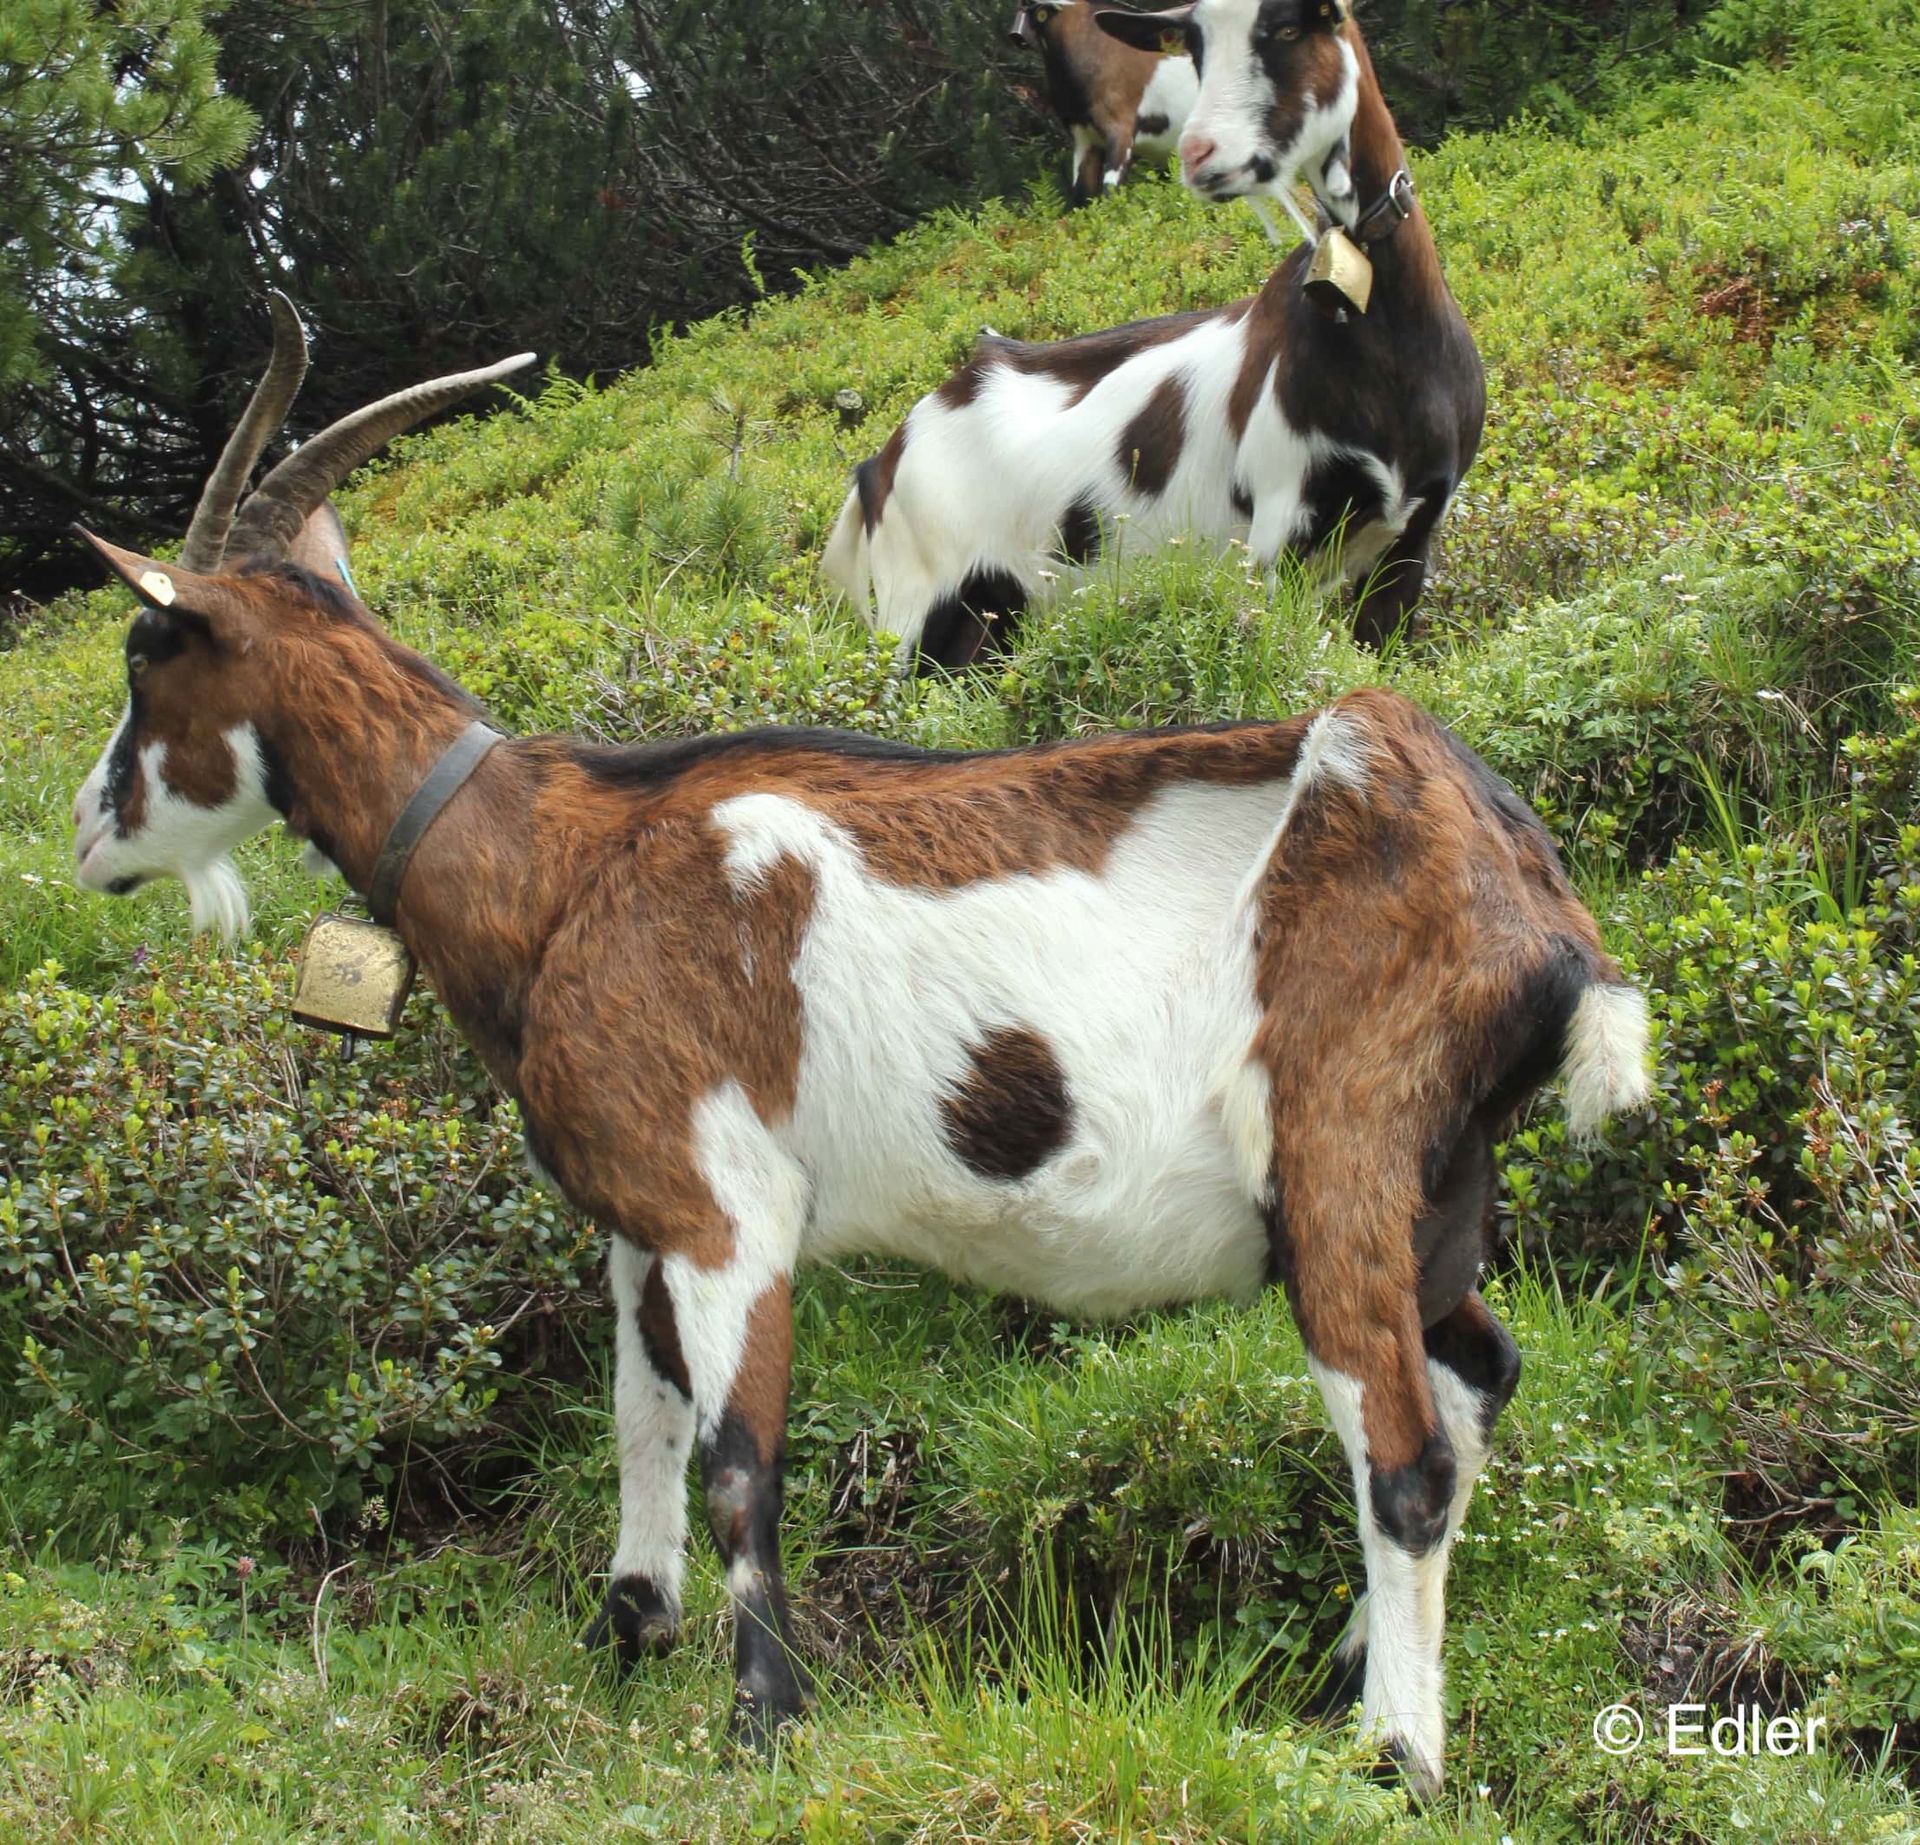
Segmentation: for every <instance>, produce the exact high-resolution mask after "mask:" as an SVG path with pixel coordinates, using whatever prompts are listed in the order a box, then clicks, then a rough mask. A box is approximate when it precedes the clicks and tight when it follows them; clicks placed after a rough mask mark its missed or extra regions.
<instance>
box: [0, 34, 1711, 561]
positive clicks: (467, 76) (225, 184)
mask: <svg viewBox="0 0 1920 1845" xmlns="http://www.w3.org/2000/svg"><path fill="white" fill-rule="evenodd" d="M1702 3H1703V0H1603V3H1601V4H1595V5H1588V6H1581V7H1574V6H1571V5H1563V4H1553V3H1552V0H1452V3H1449V0H1375V4H1374V5H1373V6H1372V7H1371V8H1370V9H1369V31H1370V34H1371V35H1372V36H1373V38H1374V41H1375V43H1376V45H1377V46H1379V47H1380V49H1381V55H1382V66H1383V72H1384V75H1385V77H1386V80H1387V82H1388V86H1389V88H1390V90H1391V91H1392V92H1393V93H1394V94H1395V98H1396V101H1397V102H1400V104H1401V106H1402V110H1403V119H1405V120H1407V121H1408V123H1409V125H1410V126H1411V128H1412V130H1413V132H1414V133H1415V134H1416V136H1418V137H1421V138H1430V137H1431V136H1433V135H1434V134H1436V133H1438V132H1441V131H1443V130H1445V129H1447V128H1449V127H1458V126H1465V125H1480V124H1483V123H1486V122H1490V121H1493V120H1497V119H1500V118H1501V117H1503V116H1504V115H1506V114H1507V113H1510V112H1511V110H1512V109H1513V108H1514V107H1516V106H1518V105H1519V104H1520V103H1521V102H1523V101H1524V100H1525V99H1526V98H1527V97H1528V96H1529V95H1534V96H1539V97H1542V98H1544V99H1545V100H1546V101H1547V102H1548V104H1549V105H1551V106H1556V107H1565V108H1569V109H1571V108H1573V107H1575V106H1577V104H1578V103H1579V102H1580V101H1581V100H1583V99H1585V98H1587V97H1589V96H1590V95H1591V93H1592V91H1593V83H1594V73H1595V72H1596V71H1598V70H1604V69H1606V68H1609V67H1610V65H1611V64H1613V63H1617V61H1618V59H1619V58H1620V57H1621V56H1622V55H1628V54H1631V53H1634V52H1636V51H1638V50H1639V49H1641V48H1643V47H1647V46H1652V47H1656V48H1657V47H1658V46H1659V45H1660V44H1662V43H1663V42H1666V41H1671V39H1672V38H1673V36H1674V34H1675V32H1676V30H1677V29H1678V28H1679V26H1680V25H1682V24H1684V21H1685V16H1686V14H1687V12H1688V11H1689V9H1691V10H1695V11H1697V10H1699V7H1700V6H1701V4H1702ZM1010 12H1011V8H1010V3H1009V0H854V3H853V4H832V3H831V0H483V3H481V4H477V5H463V4H459V3H458V0H298V3H296V0H249V3H248V4H246V5H238V6H229V7H228V8H226V9H225V10H224V11H223V12H220V13H218V14H215V15H214V16H213V17H211V18H210V19H208V21H207V27H208V29H209V30H210V31H211V32H212V33H213V34H214V35H215V37H216V38H217V41H218V45H219V67H218V68H219V81H220V86H221V89H222V91H223V92H224V94H225V95H226V96H227V97H230V98H233V99H236V100H237V101H238V102H240V103H244V104H245V105H246V106H247V107H249V108H250V109H251V110H252V111H253V113H254V114H255V115H256V116H257V117H258V120H259V132H258V137H257V140H256V142H255V144H254V145H253V147H252V149H251V150H250V151H249V152H248V153H247V155H246V156H245V157H244V158H243V159H241V160H240V161H238V163H237V164H233V165H230V166H227V167H225V168H224V169H223V170H218V171H215V172H212V173H211V174H209V173H207V172H206V171H204V170H200V169H194V170H183V169H180V168H178V167H167V166H164V165H160V166H152V167H148V168H147V169H146V170H144V171H139V170H136V169H132V168H130V169H128V172H127V176H126V177H123V178H122V180H121V181H120V186H119V190H118V192H117V193H116V194H114V197H117V198H119V199H121V200H123V201H124V202H121V203H119V204H117V205H115V204H114V203H113V199H112V198H109V200H108V201H107V205H106V206H105V207H103V209H110V210H112V211H114V212H115V213H116V214H117V217H118V220H119V229H118V235H117V239H112V240H110V241H111V242H112V243H113V244H114V248H115V250H116V252H117V254H115V255H114V256H113V258H112V260H110V261H107V262H104V263H101V262H96V263H95V264H94V266H93V267H92V268H91V269H90V270H89V272H88V274H87V276H86V278H85V279H84V282H83V283H82V284H80V285H76V286H71V287H62V288H56V289H52V290H48V291H44V297H43V298H44V300H45V302H46V303H47V306H46V307H45V308H44V310H43V311H42V313H41V316H40V323H41V324H40V327H39V335H38V337H39V350H40V358H41V363H40V364H39V365H38V367H37V370H36V372H35V375H33V376H31V377H29V378H27V379H25V380H24V381H20V380H12V381H10V380H8V379H6V378H4V377H0V457H4V458H5V459H4V460H0V487H3V488H4V491H5V496H6V499H7V502H8V506H7V517H6V519H5V521H4V524H3V525H0V597H4V596H5V594H6V593H7V592H8V591H10V590H12V591H18V590H23V589H24V590H27V591H29V592H31V593H46V592H48V591H50V590H52V589H55V588H58V587H60V586H61V585H62V584H64V583H65V582H67V581H69V580H72V579H73V576H74V574H75V573H76V566H77V564H78V558H77V555H76V554H75V553H74V552H73V551H72V550H71V549H70V547H69V546H68V543H67V540H66V537H65V533H66V528H67V526H68V524H69V523H70V522H71V521H72V520H74V519H76V518H81V519H85V518H93V519H96V520H98V519H110V520H111V522H112V525H113V529H114V530H115V532H116V533H117V534H119V535H121V536H123V537H125V538H127V539H129V540H130V541H132V542H146V541H150V540H152V539H154V538H156V537H159V536H163V535H166V534H168V533H172V532H177V531H178V530H180V529H181V526H182V525H183V523H184V520H185V518H186V515H187V512H188V510H189V507H190V502H191V496H192V493H193V491H194V490H195V488H196V486H197V484H198V482H199V481H200V480H201V479H202V478H203V477H204V475H205V473H206V472H207V470H208V468H209V466H210V465H211V463H212V460H213V458H214V456H215V454H216V453H217V451H218V447H219V444H220V442H221V441H222V440H223V439H224V436H225V433H226V431H227V430H228V429H229V428H230V427H231V426H232V421H233V417H234V415H235V413H236V411H237V409H238V407H239V405H240V403H241V401H242V400H243V399H244V395H245V392H246V389H247V387H248V384H249V381H250V380H251V378H252V376H253V373H254V369H255V367H256V366H257V364H258V362H259V359H260V356H261V354H262V353H263V352H264V351H265V350H266V346H267V329H266V316H265V310H264V304H263V295H264V291H265V290H266V288H267V287H269V286H277V287H281V288H284V289H286V290H287V291H288V292H289V293H290V294H292V295H293V296H294V297H295V299H296V300H297V301H299V303H300V305H301V309H302V312H303V313H304V314H305V315H306V317H307V320H308V324H309V327H310V328H311V329H312V332H313V336H314V349H315V353H314V356H315V363H314V367H313V371H312V374H311V376H310V379H309V382H308V385H307V388H306V391H305V392H304V393H303V395H302V398H301V401H300V404H299V406H298V408H297V410H296V413H295V415H296V425H297V427H296V433H298V432H300V431H304V430H310V429H312V428H313V427H316V426H317V425H319V424H321V423H323V422H325V421H327V420H329V419H330V418H331V417H333V416H334V415H336V414H338V413H340V412H341V411H343V410H346V409H349V408H351V407H352V406H354V405H355V404H359V403H363V402H366V401H368V400H369V399H370V398H372V397H374V396H376V395H378V394H380V393H381V392H383V391H386V390H388V389H391V388H395V387H397V386H398V385H400V384H403V383H405V382H407V381H409V380H411V379H413V378H417V377H420V376H423V375H426V374H428V373H435V372H441V371H447V370H452V369H456V368H459V367H463V366H468V365H473V364H479V363H483V362H486V361H488V360H491V359H494V358H497V357H498V356H500V355H501V354H502V353H504V352H510V351H513V350H515V349H517V348H524V347H532V348H534V349H535V350H537V351H538V352H539V353H540V354H541V356H542V358H543V359H546V360H549V361H551V362H552V363H553V364H555V365H557V366H558V367H559V368H560V369H561V370H563V371H565V372H567V373H569V374H571V375H574V376H583V375H586V374H589V373H598V374H600V375H601V376H605V375H607V374H609V373H611V372H614V371H618V370H624V369H626V368H628V367H631V366H634V365H638V364H641V363H644V362H645V360H646V358H647V356H648V351H649V343H650V340H651V338H652V336H653V334H654V332H655V330H656V329H658V328H660V327H663V326H673V325H680V324H685V323H686V322H688V321H690V320H693V319H697V318H700V317H702V316H704V315H707V314H711V313H714V312H716V311H718V310H719V309H721V308H724V307H727V306H730V305H733V304H736V303H742V302H748V301H751V300H752V299H753V298H754V296H755V295H756V294H757V293H758V292H759V291H760V290H761V289H763V288H778V287H781V286H783V285H785V284H787V283H789V282H790V281H791V280H792V279H793V277H794V276H795V274H796V273H797V272H798V271H799V270H801V269H804V268H810V267H817V266H820V265H823V264H831V263H834V262H838V261H841V260H844V259H845V258H847V257H849V256H851V255H853V254H854V253H855V252H857V251H859V250H861V249H863V248H865V247H866V246H867V245H868V244H870V243H872V242H873V241H875V240H876V239H878V238H882V237H885V236H888V235H890V234H892V233H894V232H896V231H898V230H900V229H902V228H904V227H905V226H906V225H907V224H909V223H910V222H911V221H912V220H913V219H914V218H915V217H917V216H919V215H920V214H922V213H924V212H926V211H928V210H931V209H934V208H937V207H939V206H942V205H948V204H965V203H970V202H972V201H975V200H978V199H982V198H986V197H990V196H993V195H995V194H1000V193H1005V192H1009V191H1017V190H1019V189H1021V188H1022V187H1024V186H1025V185H1026V184H1027V183H1029V182H1030V181H1031V180H1032V179H1033V177H1034V176H1035V175H1036V174H1037V173H1039V172H1040V171H1042V170H1045V171H1046V172H1049V173H1052V172H1054V171H1055V170H1056V169H1057V168H1059V167H1060V166H1061V164H1062V162H1061V161H1060V159H1059V158H1058V156H1059V154H1060V151H1061V142H1060V136H1059V131H1058V128H1057V126H1056V125H1055V124H1054V123H1053V122H1052V120H1051V118H1050V117H1049V116H1047V115H1046V113H1045V111H1044V108H1043V107H1042V105H1041V102H1040V98H1039V96H1038V93H1037V83H1038V79H1039V72H1038V69H1037V67H1035V66H1034V65H1033V64H1032V63H1031V61H1030V60H1028V59H1027V58H1026V57H1024V56H1023V55H1022V54H1021V53H1019V52H1018V51H1017V50H1015V49H1014V48H1013V47H1011V46H1009V45H1008V44H1007V43H1006V33H1005V27H1006V23H1007V17H1006V16H1010ZM129 180H131V182H132V183H129ZM3 192H4V187H3V186H0V193H3Z"/></svg>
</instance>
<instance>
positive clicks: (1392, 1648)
mask: <svg viewBox="0 0 1920 1845" xmlns="http://www.w3.org/2000/svg"><path fill="white" fill-rule="evenodd" d="M1316 1279H1317V1278H1316V1277H1315V1276H1314V1274H1313V1272H1312V1265H1310V1264H1308V1263H1307V1262H1305V1261H1304V1260H1303V1261H1302V1263H1301V1265H1300V1270H1299V1272H1298V1275H1297V1280H1296V1285H1295V1287H1294V1289H1293V1293H1294V1297H1295V1312H1296V1315H1297V1316H1298V1318H1299V1319H1300V1322H1301V1329H1302V1332H1303V1334H1304V1336H1305V1338H1306V1342H1307V1351H1308V1358H1309V1367H1310V1369H1311V1370H1312V1372H1313V1375H1314V1379H1315V1381H1316V1382H1317V1383H1318V1384H1319V1386H1320V1394H1321V1396H1322V1398H1323V1399H1324V1400H1325V1402H1326V1405H1327V1413H1328V1415H1329V1417H1330V1418H1331V1419H1332V1422H1333V1425H1334V1428H1335V1430H1336V1431H1337V1432H1338V1433H1339V1436H1340V1441H1341V1445H1342V1446H1343V1447H1344V1448H1345V1449H1346V1453H1347V1461H1348V1465H1349V1467H1350V1468H1351V1470H1352V1474H1353V1489H1354V1500H1355V1504H1356V1508H1357V1511H1358V1514H1359V1522H1360V1548H1361V1553H1362V1555H1363V1556H1364V1557H1365V1559H1366V1565H1367V1604H1366V1606H1367V1612H1366V1618H1365V1627H1364V1643H1365V1669H1364V1683H1363V1688H1362V1693H1361V1701H1360V1710H1361V1723H1362V1726H1363V1728H1364V1729H1365V1730H1366V1731H1367V1732H1368V1733H1369V1734H1372V1735H1374V1736H1377V1737H1378V1738H1379V1739H1380V1741H1381V1743H1382V1744H1383V1746H1384V1747H1385V1748H1386V1750H1387V1752H1388V1753H1389V1754H1390V1755H1392V1756H1394V1757H1396V1758H1397V1759H1398V1760H1399V1762H1400V1763H1401V1766H1402V1768H1403V1769H1404V1771H1405V1773H1406V1777H1407V1780H1408V1783H1409V1785H1410V1786H1411V1788H1412V1789H1413V1791H1414V1792H1415V1793H1416V1794H1419V1795H1423V1796H1430V1795H1432V1794H1435V1793H1437V1792H1438V1791H1439V1787H1440V1775H1441V1760H1442V1757H1443V1754H1444V1751H1445V1738H1446V1716H1445V1707H1444V1703H1443V1700H1442V1696H1441V1639H1442V1632H1443V1628H1444V1626H1445V1621H1446V1569H1447V1546H1446V1532H1447V1523H1448V1518H1449V1515H1450V1512H1451V1510H1452V1505H1453V1500H1454V1496H1455V1485H1456V1479H1457V1469H1456V1465H1455V1460H1454V1453H1453V1447H1452V1443H1451V1442H1450V1440H1449V1439H1448V1435H1447V1430H1446V1427H1445V1425H1444V1424H1443V1422H1442V1421H1441V1419H1440V1417H1439V1415H1438V1414H1437V1413H1436V1410H1435V1406H1434V1402H1433V1397H1432V1393H1431V1390H1430V1388H1429V1384H1428V1377H1427V1359H1426V1351H1425V1347H1424V1345H1423V1342H1422V1339H1421V1333H1420V1316H1419V1313H1418V1311H1417V1309H1416V1307H1415V1294H1414V1291H1413V1288H1412V1287H1411V1286H1407V1287H1405V1288H1404V1289H1399V1288H1396V1287H1395V1286H1394V1285H1393V1282H1392V1279H1391V1278H1390V1277H1388V1276H1385V1275H1382V1274H1379V1273H1377V1272H1376V1273H1373V1274H1368V1275H1363V1276H1361V1277H1359V1278H1358V1283H1359V1285H1358V1289H1357V1297H1356V1290H1355V1289H1354V1282H1355V1279H1356V1278H1355V1277H1354V1276H1353V1275H1352V1274H1351V1272H1349V1273H1348V1274H1347V1275H1346V1276H1345V1277H1344V1278H1343V1282H1342V1284H1341V1291H1340V1293H1339V1294H1338V1295H1335V1293H1334V1290H1333V1289H1332V1288H1331V1287H1327V1286H1326V1285H1325V1284H1324V1283H1323V1284H1322V1285H1320V1286H1316V1285H1315V1284H1316ZM1329 1279H1330V1278H1329ZM1407 1280H1408V1281H1411V1276H1409V1277H1407ZM1316 1294H1324V1296H1325V1297H1324V1298H1321V1299H1317V1300H1316V1299H1315V1298H1314V1297H1315V1295H1316Z"/></svg>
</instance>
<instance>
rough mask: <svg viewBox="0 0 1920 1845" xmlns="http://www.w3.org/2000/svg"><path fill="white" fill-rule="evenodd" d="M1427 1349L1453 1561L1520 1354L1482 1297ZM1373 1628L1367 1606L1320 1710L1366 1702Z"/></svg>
mask: <svg viewBox="0 0 1920 1845" xmlns="http://www.w3.org/2000/svg"><path fill="white" fill-rule="evenodd" d="M1424 1343H1425V1345H1426V1350H1427V1388H1428V1390H1429V1391H1430V1392H1431V1394H1432V1397H1433V1406H1434V1410H1435V1412H1436V1413H1437V1414H1438V1416H1439V1418H1440V1423H1441V1426H1442V1427H1443V1428H1444V1429H1445V1430H1446V1434H1447V1442H1448V1445H1449V1446H1450V1447H1451V1448H1452V1449H1453V1457H1454V1484H1453V1498H1452V1500H1451V1502H1450V1503H1449V1505H1448V1508H1447V1531H1446V1537H1445V1539H1444V1540H1443V1543H1444V1546H1445V1550H1446V1553H1447V1555H1448V1556H1449V1557H1450V1556H1451V1554H1452V1549H1453V1541H1454V1539H1455V1538H1456V1537H1458V1536H1459V1535H1460V1527H1461V1526H1462V1525H1463V1524H1464V1523H1465V1522H1466V1516H1467V1502H1468V1501H1469V1500H1470V1499H1471V1498H1472V1497H1473V1488H1474V1483H1475V1482H1476V1481H1477V1480H1478V1479H1479V1477H1480V1473H1481V1470H1482V1469H1483V1468H1484V1467H1485V1466H1486V1462H1487V1454H1488V1451H1489V1449H1490V1447H1491V1445H1492V1441H1493V1426H1494V1424H1495V1422H1497V1421H1498V1420H1499V1417H1500V1412H1501V1411H1502V1410H1503V1409H1505V1408H1506V1406H1507V1404H1508V1402H1509V1401H1511V1399H1512V1397H1513V1393H1514V1390H1515V1389H1516V1388H1517V1387H1518V1385H1519V1381H1520V1349H1519V1347H1518V1346H1516V1345H1515V1344H1514V1342H1513V1338H1512V1335H1511V1334H1509V1333H1508V1331H1507V1329H1506V1328H1505V1327H1504V1326H1502V1325H1501V1324H1500V1322H1499V1321H1498V1320H1496V1319H1495V1318H1494V1317H1493V1315H1492V1313H1491V1312H1489V1311H1488V1308H1487V1304H1486V1302H1485V1301H1484V1300H1482V1299H1481V1297H1480V1296H1479V1294H1477V1293H1470V1294H1468V1295H1467V1297H1466V1298H1465V1299H1464V1300H1463V1301H1462V1302H1461V1303H1460V1304H1459V1306H1457V1307H1455V1308H1454V1309H1453V1311H1452V1312H1451V1313H1449V1314H1447V1315H1446V1316H1445V1317H1444V1318H1443V1319H1440V1320H1438V1321H1436V1322H1435V1323H1434V1324H1433V1325H1432V1326H1429V1327H1428V1328H1427V1329H1426V1333H1425V1335H1424ZM1442 1582H1443V1585H1444V1575H1443V1578H1442ZM1369 1625H1370V1613H1369V1604H1368V1602H1367V1601H1366V1600H1365V1599H1363V1600H1362V1601H1361V1603H1360V1605H1359V1606H1358V1607H1357V1608H1355V1610H1354V1611H1353V1619H1352V1620H1351V1621H1350V1622H1349V1623H1348V1624H1347V1630H1346V1632H1345V1633H1343V1634H1342V1635H1341V1636H1340V1640H1339V1644H1338V1645H1337V1646H1336V1647H1335V1648H1334V1652H1333V1660H1332V1669H1331V1671H1330V1673H1329V1675H1328V1678H1327V1681H1326V1683H1325V1684H1324V1685H1323V1686H1322V1688H1321V1690H1320V1693H1319V1696H1318V1698H1317V1699H1316V1705H1317V1707H1318V1708H1319V1709H1320V1710H1321V1711H1323V1712H1326V1713H1329V1714H1330V1713H1332V1712H1334V1711H1340V1710H1345V1709H1346V1708H1347V1707H1348V1706H1349V1705H1350V1704H1353V1703H1354V1702H1355V1701H1356V1700H1358V1699H1359V1698H1360V1697H1361V1696H1362V1692H1363V1688H1364V1686H1365V1683H1366V1671H1367V1633H1368V1627H1369Z"/></svg>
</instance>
